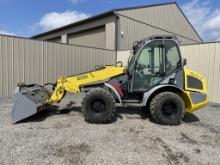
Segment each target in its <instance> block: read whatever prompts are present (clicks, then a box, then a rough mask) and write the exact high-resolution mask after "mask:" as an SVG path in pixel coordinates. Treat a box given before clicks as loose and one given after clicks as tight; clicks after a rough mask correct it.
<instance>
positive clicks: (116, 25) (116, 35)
mask: <svg viewBox="0 0 220 165" xmlns="http://www.w3.org/2000/svg"><path fill="white" fill-rule="evenodd" d="M114 14H115V13H114ZM118 20H119V16H118V15H116V14H115V51H116V60H115V61H116V62H117V59H118V58H117V57H118V43H119V42H118Z"/></svg>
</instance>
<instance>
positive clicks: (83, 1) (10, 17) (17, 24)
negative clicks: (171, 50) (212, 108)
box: [0, 0, 220, 41]
mask: <svg viewBox="0 0 220 165" xmlns="http://www.w3.org/2000/svg"><path fill="white" fill-rule="evenodd" d="M164 2H170V1H166V0H0V33H4V34H9V35H17V36H24V37H30V36H32V35H35V34H38V33H41V32H44V31H48V30H51V29H53V28H57V27H59V26H63V25H66V24H69V23H72V22H75V21H79V20H81V19H85V18H87V17H90V16H93V15H96V14H99V13H102V12H105V11H107V10H111V9H113V8H121V7H129V6H138V5H146V4H154V3H164ZM177 3H178V4H179V5H180V7H181V8H182V10H183V11H184V13H185V14H186V16H187V17H188V18H189V20H190V22H191V23H192V24H193V25H194V27H195V29H196V30H197V31H198V33H199V34H200V36H201V37H202V39H203V40H204V41H220V0H182V1H180V0H177Z"/></svg>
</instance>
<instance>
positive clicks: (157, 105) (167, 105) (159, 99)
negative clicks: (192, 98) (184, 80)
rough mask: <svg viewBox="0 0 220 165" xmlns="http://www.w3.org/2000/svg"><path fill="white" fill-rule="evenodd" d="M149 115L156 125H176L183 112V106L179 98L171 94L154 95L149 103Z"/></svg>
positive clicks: (179, 121)
mask: <svg viewBox="0 0 220 165" xmlns="http://www.w3.org/2000/svg"><path fill="white" fill-rule="evenodd" d="M149 108H150V113H151V116H152V118H153V120H154V121H155V122H156V123H158V124H165V125H178V124H180V123H181V120H182V118H183V116H184V112H185V104H184V102H183V100H182V98H181V97H180V96H178V95H177V94H175V93H172V92H163V93H159V94H158V95H156V96H155V97H154V98H153V99H152V101H151V103H150V107H149Z"/></svg>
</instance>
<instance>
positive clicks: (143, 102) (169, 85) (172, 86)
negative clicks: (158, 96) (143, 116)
mask: <svg viewBox="0 0 220 165" xmlns="http://www.w3.org/2000/svg"><path fill="white" fill-rule="evenodd" d="M166 87H171V88H174V89H175V90H177V91H180V92H183V93H184V90H183V89H181V88H179V87H177V86H175V85H171V84H161V85H158V86H156V87H154V88H152V89H151V90H149V91H148V92H145V93H144V96H143V100H142V105H143V106H145V105H146V104H147V101H148V99H149V98H150V97H151V96H152V94H154V93H155V92H156V91H158V90H160V89H163V88H166Z"/></svg>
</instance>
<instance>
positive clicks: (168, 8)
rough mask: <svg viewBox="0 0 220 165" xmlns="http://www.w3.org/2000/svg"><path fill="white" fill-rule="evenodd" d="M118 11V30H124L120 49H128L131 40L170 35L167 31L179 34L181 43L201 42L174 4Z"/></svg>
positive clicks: (120, 38)
mask: <svg viewBox="0 0 220 165" xmlns="http://www.w3.org/2000/svg"><path fill="white" fill-rule="evenodd" d="M118 13H119V17H120V19H119V24H120V25H119V27H120V30H119V32H121V31H123V32H124V37H122V36H119V42H120V45H119V48H120V50H126V49H130V48H131V46H132V44H133V42H134V41H136V40H140V39H143V38H146V37H149V36H152V35H167V34H169V35H170V34H171V33H169V32H173V33H176V34H179V35H180V36H178V38H179V39H180V41H182V43H181V44H183V45H185V44H194V43H198V42H201V40H200V38H199V36H198V35H197V34H196V32H195V31H194V30H193V28H192V27H191V26H190V24H189V23H188V22H187V20H186V19H185V17H184V16H183V15H182V13H181V11H180V10H179V8H178V7H177V6H176V5H175V4H169V5H162V6H155V7H148V8H140V9H131V10H122V11H119V12H118ZM124 16H125V17H124ZM127 17H129V18H132V19H129V18H127ZM138 21H139V22H138ZM143 23H146V24H149V25H153V26H155V27H159V28H161V29H164V30H161V29H158V28H155V27H151V26H148V25H146V24H143ZM167 31H169V32H167ZM182 36H184V37H185V38H184V37H182ZM191 39H192V40H191Z"/></svg>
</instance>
